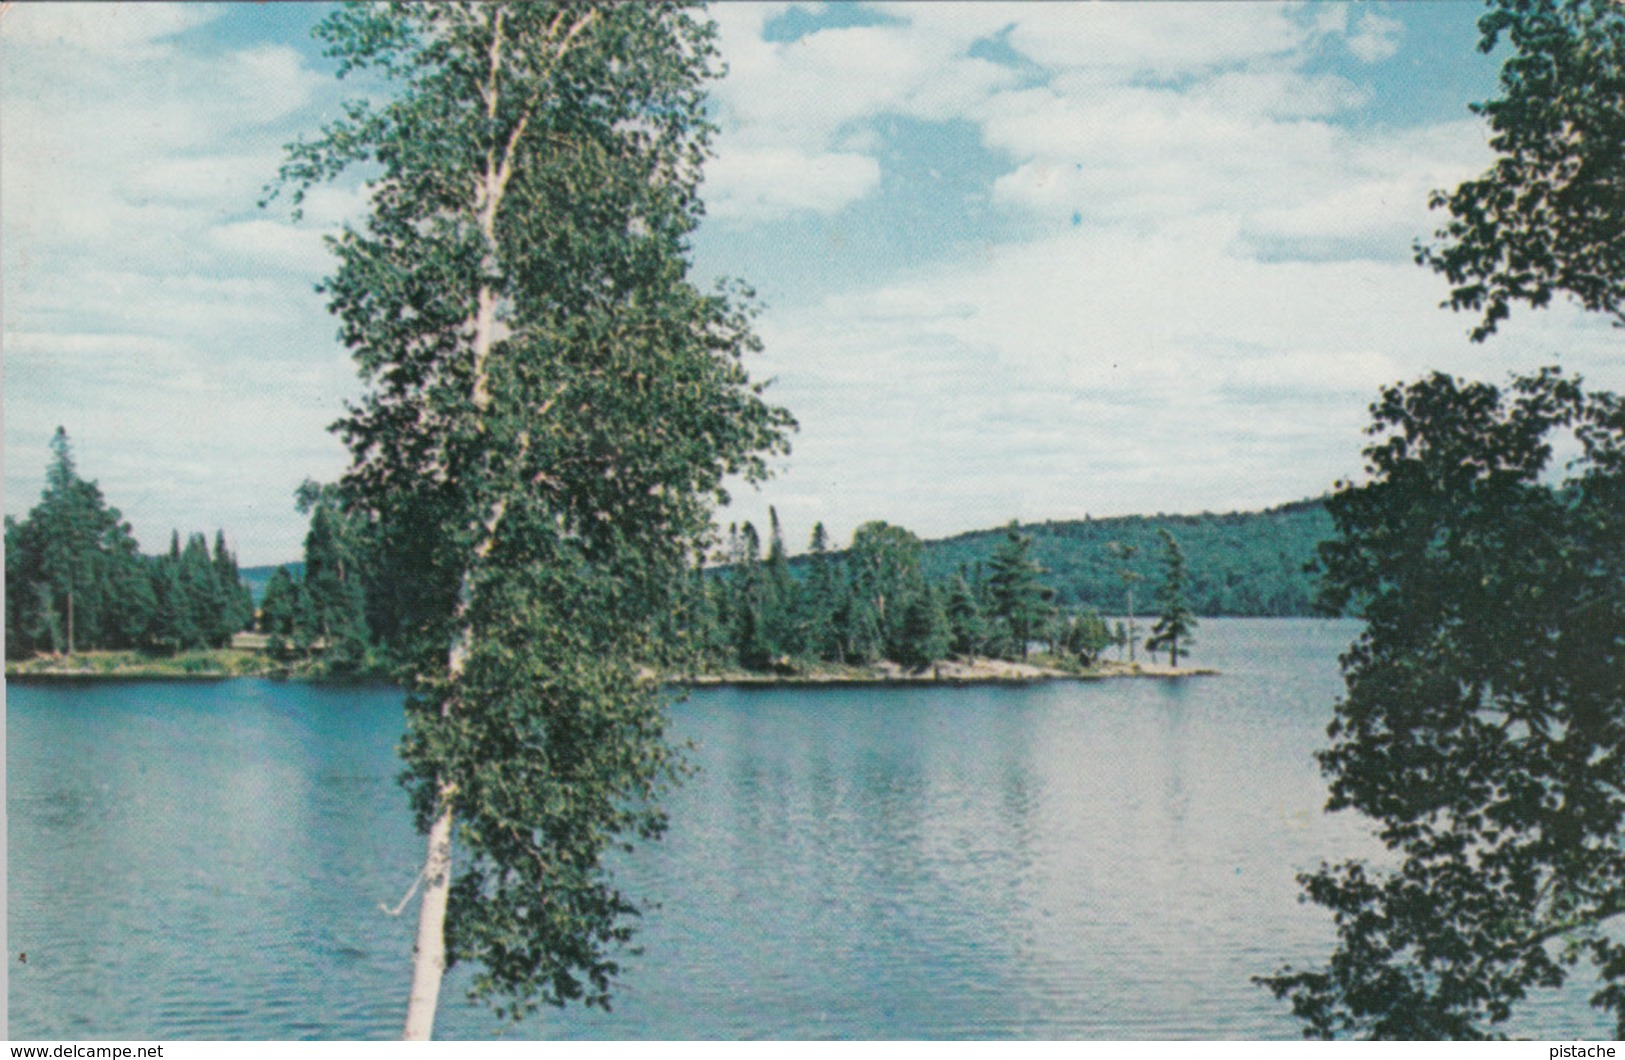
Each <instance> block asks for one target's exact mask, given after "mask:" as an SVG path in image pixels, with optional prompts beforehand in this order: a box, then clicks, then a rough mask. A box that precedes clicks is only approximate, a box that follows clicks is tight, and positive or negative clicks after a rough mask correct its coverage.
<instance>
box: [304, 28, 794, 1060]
mask: <svg viewBox="0 0 1625 1060" xmlns="http://www.w3.org/2000/svg"><path fill="white" fill-rule="evenodd" d="M319 33H320V35H321V36H322V37H323V38H324V39H325V40H326V41H327V42H328V45H329V54H330V55H331V56H332V57H334V58H335V59H337V60H338V63H339V69H340V71H341V72H349V71H352V70H357V69H363V68H365V69H370V70H373V71H376V72H377V73H379V74H380V75H381V76H382V77H383V78H384V79H385V80H386V81H388V82H390V83H391V85H392V86H393V88H394V92H393V94H392V95H391V96H390V97H389V98H387V99H385V100H383V101H382V102H379V103H369V102H357V103H355V104H353V105H351V106H350V107H349V108H348V109H346V111H345V112H344V114H345V116H344V117H342V118H340V119H339V120H337V121H336V122H335V123H333V124H332V125H330V126H329V127H328V128H327V129H326V130H324V133H323V135H322V136H321V137H320V138H319V139H317V140H315V141H314V142H309V143H302V144H299V145H297V146H295V147H294V148H293V149H292V151H291V154H290V158H289V162H288V164H287V166H286V167H285V168H284V171H283V177H284V180H286V181H288V182H290V183H291V184H292V185H293V186H294V187H295V189H296V196H295V197H296V200H297V197H298V194H299V193H301V192H302V191H303V189H304V188H306V187H308V186H309V185H311V184H314V183H316V182H319V181H325V180H327V179H329V178H331V177H332V176H334V175H336V174H337V173H339V172H341V171H343V170H345V169H347V168H348V167H350V166H351V165H353V164H357V163H360V164H364V165H368V166H374V167H376V168H375V171H374V175H373V179H372V183H371V184H370V185H369V190H370V194H371V212H370V215H369V217H368V219H367V220H366V222H365V223H364V224H363V225H362V226H361V227H359V228H352V229H347V230H345V231H344V232H343V233H342V234H341V235H340V236H339V237H338V239H337V240H336V241H335V243H334V247H335V250H336V252H337V254H338V257H339V265H338V269H337V272H336V273H335V275H334V276H333V278H332V280H331V281H330V282H329V284H328V286H327V290H328V293H329V295H330V297H331V302H330V305H331V308H332V310H333V311H334V312H335V313H336V314H337V315H338V316H339V318H340V319H341V321H342V334H343V338H344V341H345V342H346V344H347V345H348V346H349V347H350V348H351V349H352V350H353V351H354V353H355V356H356V359H357V361H358V363H359V364H360V366H361V369H362V372H363V373H364V375H365V377H366V379H367V380H368V383H369V389H368V392H367V394H366V397H365V398H364V399H363V401H362V403H361V404H360V405H359V406H357V407H356V408H354V409H352V410H351V411H350V413H349V414H348V416H347V417H346V418H345V420H344V421H343V424H342V428H341V429H342V432H343V434H344V437H345V439H346V441H347V442H348V444H349V446H350V449H351V452H352V454H353V457H354V463H353V465H352V467H351V469H350V471H349V473H348V474H347V476H346V480H345V483H346V489H347V491H349V493H350V495H351V496H352V497H354V498H355V503H356V504H357V505H358V506H359V507H360V508H361V509H362V510H363V511H364V512H365V513H366V514H367V516H368V518H369V519H370V520H375V521H376V522H377V523H378V525H380V526H381V527H382V528H383V532H384V534H385V536H386V538H387V539H388V540H390V541H391V542H392V545H393V546H394V547H403V546H405V545H407V544H408V543H410V544H412V546H413V550H412V551H411V552H410V553H405V554H396V553H391V557H390V558H391V562H393V563H395V564H396V569H397V570H398V571H401V572H403V573H405V572H406V571H408V570H409V571H410V574H411V575H412V576H414V577H418V578H421V579H422V583H421V584H422V585H423V586H424V587H425V591H424V594H423V598H422V600H421V608H422V609H421V612H420V614H419V616H418V622H417V624H416V629H417V631H418V633H419V637H418V639H417V644H418V645H419V646H420V648H421V650H420V651H419V652H418V653H417V656H416V660H417V665H416V667H415V673H414V675H413V682H412V683H413V693H412V696H411V698H410V701H409V708H408V710H409V719H410V720H409V730H408V734H407V737H406V740H405V744H404V754H405V757H406V760H407V775H408V784H409V786H410V790H411V792H412V798H413V803H414V806H415V808H416V810H417V815H418V822H419V824H420V826H421V828H422V829H423V831H424V832H425V833H427V836H428V852H427V857H426V861H425V865H424V870H423V873H422V880H423V897H422V899H421V902H420V905H419V920H418V936H417V948H416V957H415V961H414V973H413V986H412V989H411V995H410V998H409V1002H408V1011H407V1020H406V1028H405V1033H406V1036H407V1037H409V1038H420V1037H426V1036H427V1035H428V1033H429V1031H430V1029H431V1028H432V1023H433V1014H434V1010H435V1006H436V999H437V998H438V996H439V990H440V980H441V975H442V972H443V970H444V967H445V966H446V963H447V961H448V959H449V960H452V961H456V960H468V961H471V962H474V963H476V964H477V965H478V966H479V967H478V970H477V971H476V972H475V974H474V977H473V980H472V985H473V990H474V992H475V993H476V994H478V995H480V996H483V997H486V998H489V999H491V1000H492V1001H493V1002H494V1003H495V1004H496V1005H497V1007H498V1010H499V1011H500V1012H502V1013H504V1014H508V1015H514V1016H518V1015H522V1014H524V1013H525V1012H528V1011H530V1010H531V1009H533V1008H534V1007H535V1006H537V1005H538V1004H544V1003H548V1002H559V1003H563V1002H565V1001H569V1000H573V999H584V1000H586V1001H587V1002H589V1003H604V1002H605V1001H606V999H607V997H608V993H609V989H610V984H611V981H612V979H613V977H614V976H615V974H616V972H617V970H618V966H617V964H616V962H615V959H614V951H615V950H616V948H617V947H619V946H620V945H621V944H623V943H624V942H625V941H626V939H627V938H628V936H629V933H630V926H629V918H630V916H631V914H632V913H633V912H634V910H633V907H632V905H631V904H630V902H629V901H628V900H627V899H626V897H625V896H624V895H622V894H621V893H620V891H619V890H617V889H616V888H615V886H614V884H613V879H612V877H611V875H610V872H609V867H608V865H607V864H606V862H605V854H606V853H607V852H608V850H609V849H610V848H611V846H613V845H615V844H622V843H626V842H630V841H631V840H632V839H635V838H639V837H641V838H653V837H655V836H657V835H658V834H659V833H660V831H661V829H662V827H663V823H664V818H663V816H662V815H661V813H660V811H659V808H658V805H657V802H656V796H657V795H658V794H659V792H660V790H661V789H662V787H663V786H664V785H665V784H666V783H668V782H669V781H670V780H671V779H672V778H673V777H674V759H673V754H672V751H671V749H670V748H669V746H668V745H667V744H666V742H665V740H664V737H663V732H664V722H663V713H662V704H663V696H662V692H661V690H660V689H659V688H658V686H656V685H655V684H654V683H653V682H651V681H648V680H647V679H644V678H643V677H641V676H640V675H641V674H643V673H644V666H645V663H646V662H647V661H648V660H649V659H650V658H651V657H653V656H656V655H658V654H659V652H660V649H659V647H658V645H657V644H656V643H655V641H656V639H657V637H658V629H659V628H660V617H661V616H662V615H664V614H665V613H666V612H667V611H668V610H669V609H670V607H671V606H672V600H673V597H674V595H675V594H677V593H679V592H680V591H681V586H682V580H683V576H684V572H685V571H686V570H687V569H688V567H689V566H690V562H691V558H692V556H693V554H694V552H695V550H696V549H697V548H698V547H699V542H700V541H701V540H702V539H703V538H704V536H705V534H706V533H707V531H708V529H709V521H710V507H711V502H712V501H713V500H715V499H717V498H718V497H720V496H721V485H722V483H723V481H724V480H725V478H726V476H728V475H730V474H743V475H744V476H745V477H746V478H757V477H760V476H761V475H762V474H763V473H765V465H764V463H763V461H762V458H761V454H762V453H763V451H765V450H771V449H775V448H780V447H782V443H783V432H784V431H785V429H787V427H788V426H789V424H790V420H789V417H788V416H787V415H785V414H783V413H781V412H779V411H777V410H774V409H773V408H771V407H770V406H768V405H767V404H766V403H764V402H763V401H762V400H761V397H760V388H759V387H756V386H753V385H752V384H751V383H750V381H749V379H748V377H747V376H746V374H745V372H744V369H743V367H742V365H741V363H740V357H741V355H743V354H744V353H746V352H748V351H750V350H752V349H754V348H755V347H756V345H757V343H756V340H755V338H754V336H753V335H752V333H751V331H750V320H749V312H748V305H746V304H745V303H743V302H741V301H740V300H739V299H738V298H736V297H735V296H734V295H732V294H730V293H727V292H722V293H718V294H714V295H705V294H702V293H700V292H699V291H697V290H696V289H695V288H694V287H693V286H692V285H691V284H690V283H689V282H688V280H687V270H688V260H687V254H688V238H689V236H690V234H691V233H692V232H693V230H694V227H695V225H696V224H697V223H698V220H699V217H700V215H701V212H702V207H701V203H700V200H699V197H698V182H699V176H700V169H701V165H702V163H703V161H704V159H705V158H706V156H707V154H708V137H709V134H710V127H709V125H708V124H707V121H706V112H705V101H704V95H703V91H702V88H703V85H704V82H705V80H706V79H707V78H708V77H709V76H711V75H712V74H713V73H714V69H713V63H714V62H715V59H716V52H715V47H714V43H713V35H714V30H713V29H712V28H710V27H709V25H708V24H706V23H703V22H701V21H698V20H696V19H695V18H693V17H692V16H690V15H689V14H688V13H687V12H686V11H685V10H683V9H682V8H681V7H679V6H677V5H673V4H664V3H662V4H655V5H646V4H570V5H565V4H554V3H526V4H517V3H516V4H505V3H447V4H432V5H429V4H408V3H389V4H379V5H361V6H355V7H345V8H343V9H341V10H339V11H337V12H335V13H334V14H332V15H330V16H329V17H328V18H327V19H326V21H325V22H324V23H323V24H322V25H321V27H320V29H319ZM408 564H410V567H408V566H407V565H408ZM454 825H455V832H456V836H457V851H458V858H459V865H458V868H457V870H456V871H455V873H454V872H453V868H452V836H453V831H454Z"/></svg>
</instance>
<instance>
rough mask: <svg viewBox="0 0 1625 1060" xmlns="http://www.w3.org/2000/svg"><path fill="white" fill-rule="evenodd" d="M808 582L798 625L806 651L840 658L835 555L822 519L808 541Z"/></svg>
mask: <svg viewBox="0 0 1625 1060" xmlns="http://www.w3.org/2000/svg"><path fill="white" fill-rule="evenodd" d="M807 556H808V560H807V562H808V571H807V582H806V585H805V586H804V587H803V590H802V594H801V609H800V610H801V614H800V620H799V622H798V627H799V629H800V630H801V632H802V635H803V637H804V642H805V651H806V654H808V655H809V656H811V657H812V658H814V659H821V660H824V661H828V662H835V661H839V660H840V658H841V638H840V635H839V632H838V625H837V620H836V613H837V611H838V610H839V609H840V603H841V601H840V587H839V583H838V581H837V574H836V567H835V559H834V557H832V556H831V555H830V543H829V533H828V532H827V531H826V530H825V529H824V524H823V523H821V522H820V523H815V524H813V530H812V537H811V538H810V539H809V540H808V543H807Z"/></svg>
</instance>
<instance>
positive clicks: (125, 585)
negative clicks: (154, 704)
mask: <svg viewBox="0 0 1625 1060" xmlns="http://www.w3.org/2000/svg"><path fill="white" fill-rule="evenodd" d="M51 452H52V460H51V465H50V467H49V469H48V470H47V473H46V486H45V491H44V493H43V495H42V496H41V498H40V503H39V505H38V506H36V507H35V508H34V509H33V510H32V511H31V512H29V514H28V517H27V518H26V519H24V520H22V521H17V520H14V519H7V520H6V589H7V591H6V652H7V656H8V657H9V658H13V659H25V658H28V657H29V656H31V655H34V654H35V653H38V652H52V653H57V654H73V653H75V652H80V651H90V650H118V649H132V648H134V649H141V650H145V651H157V652H165V653H173V652H176V651H182V650H186V649H191V648H205V647H215V648H218V647H223V646H225V645H227V644H229V643H230V642H231V637H232V634H234V633H236V632H237V631H238V630H240V629H243V628H244V627H245V626H247V625H248V623H249V621H250V620H251V619H252V616H253V608H252V604H251V603H250V602H249V600H248V595H247V590H246V589H245V588H244V586H243V584H242V582H241V580H240V579H239V578H238V577H237V561H236V558H235V557H233V556H232V555H231V553H230V552H229V551H228V550H227V549H226V546H225V535H224V534H223V533H218V534H217V535H216V538H215V552H214V555H213V556H212V557H211V556H210V554H209V547H208V544H207V542H206V539H205V538H204V537H203V535H202V534H193V535H191V537H189V538H188V540H187V545H186V548H185V549H184V550H183V549H182V548H181V544H180V537H179V535H178V534H177V535H175V537H174V538H173V540H172V541H171V544H170V554H169V555H168V556H163V557H159V558H157V559H148V558H146V557H143V556H142V555H141V552H140V547H139V546H138V545H137V543H136V540H135V538H134V537H133V536H132V534H131V532H130V526H129V524H128V523H125V522H123V521H122V518H121V516H120V515H119V512H118V509H116V508H110V507H108V505H107V503H106V502H105V501H104V500H103V499H102V494H101V490H100V489H99V488H98V487H97V486H96V484H95V483H94V482H87V481H85V480H84V479H82V478H80V477H79V474H78V471H77V470H76V468H75V466H74V462H73V455H72V448H71V446H70V444H69V442H68V435H67V432H66V431H65V430H63V429H62V428H60V427H59V428H57V431H56V434H55V436H54V437H53V438H52V440H51Z"/></svg>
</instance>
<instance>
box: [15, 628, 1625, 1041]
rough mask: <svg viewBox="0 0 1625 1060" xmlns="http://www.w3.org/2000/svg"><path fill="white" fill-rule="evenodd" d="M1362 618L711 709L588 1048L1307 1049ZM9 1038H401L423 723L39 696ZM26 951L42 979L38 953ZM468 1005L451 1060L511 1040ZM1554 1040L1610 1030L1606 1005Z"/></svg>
mask: <svg viewBox="0 0 1625 1060" xmlns="http://www.w3.org/2000/svg"><path fill="white" fill-rule="evenodd" d="M1356 628H1357V627H1356V626H1355V625H1353V624H1352V623H1348V622H1328V621H1316V620H1287V619H1279V620H1241V619H1232V620H1211V619H1210V620H1207V621H1205V622H1203V623H1202V627H1201V629H1200V630H1199V631H1198V646H1197V654H1196V655H1195V657H1194V659H1193V662H1194V663H1195V664H1199V665H1205V666H1215V667H1218V668H1220V669H1221V670H1223V671H1224V672H1223V674H1222V676H1217V677H1192V678H1184V679H1178V680H1166V681H1158V680H1116V681H1102V682H1093V683H1056V684H1045V685H1034V686H1029V687H989V686H983V687H973V688H942V689H930V688H905V689H898V688H888V689H855V688H846V689H805V690H783V689H777V690H748V691H747V690H738V689H709V690H704V691H698V692H695V693H694V694H693V695H692V696H691V697H690V698H689V699H688V700H687V701H686V702H683V703H681V704H678V705H677V706H676V707H675V708H674V709H673V712H672V729H673V734H674V735H675V737H676V738H678V739H680V740H690V741H693V743H694V745H695V750H694V752H693V754H692V758H693V761H694V762H695V764H697V765H698V766H699V767H700V772H699V773H698V774H697V775H696V776H695V777H694V778H693V779H692V780H691V781H689V783H688V784H687V785H685V786H684V787H683V788H682V789H680V790H679V791H678V792H676V793H675V794H674V795H673V796H672V797H671V798H670V800H669V801H668V806H669V809H670V813H671V818H672V826H671V830H670V832H669V834H668V836H667V838H666V839H664V840H663V841H661V842H660V843H658V844H655V845H653V846H650V847H648V848H645V849H642V850H640V851H639V852H638V853H637V854H635V855H633V856H631V857H629V858H626V859H624V860H623V861H622V863H621V865H620V869H619V878H620V880H621V881H622V883H623V885H624V889H625V890H626V891H627V892H628V893H630V894H632V895H634V896H641V897H642V898H644V899H645V900H646V901H647V903H648V907H647V912H646V915H645V917H644V918H643V922H642V926H641V930H640V933H639V942H640V944H641V946H642V947H643V952H642V954H641V955H639V956H635V957H630V958H628V959H627V960H626V961H625V962H624V963H625V966H626V967H625V971H624V973H623V977H622V984H621V987H620V989H619V991H618V993H617V1000H616V1004H615V1009H614V1011H613V1012H611V1013H603V1012H598V1011H591V1012H587V1011H583V1010H580V1009H579V1008H572V1009H568V1010H563V1011H551V1010H550V1011H548V1012H546V1013H544V1014H542V1015H541V1016H539V1017H536V1018H533V1019H531V1020H529V1021H527V1022H526V1023H524V1024H521V1025H520V1026H519V1027H518V1028H517V1029H512V1030H508V1031H507V1034H508V1035H509V1036H518V1037H535V1036H539V1037H563V1038H797V1039H800V1038H916V1037H927V1038H942V1037H974V1038H990V1037H991V1038H1005V1037H1010V1038H1033V1037H1037V1038H1097V1039H1120V1038H1202V1039H1210V1038H1292V1037H1296V1036H1297V1033H1298V1030H1297V1026H1296V1024H1295V1023H1294V1022H1293V1021H1292V1020H1291V1019H1290V1017H1289V1016H1288V1014H1287V1012H1286V1006H1285V1005H1284V1004H1282V1003H1279V1002H1276V1001H1275V1000H1274V999H1273V998H1271V997H1270V996H1269V995H1268V993H1267V992H1266V991H1264V990H1262V989H1260V988H1258V987H1255V986H1253V985H1252V984H1251V983H1250V982H1249V981H1248V980H1249V976H1252V975H1256V974H1263V973H1268V972H1271V971H1273V970H1275V969H1276V968H1277V967H1278V966H1279V965H1280V964H1282V963H1283V962H1287V961H1291V962H1295V963H1298V964H1300V965H1302V964H1306V963H1311V962H1316V961H1318V960H1319V959H1322V958H1323V957H1324V956H1325V954H1326V953H1327V952H1329V948H1330V945H1331V939H1332V933H1331V928H1330V921H1329V917H1328V916H1327V915H1325V914H1324V913H1323V912H1322V911H1321V910H1319V909H1318V908H1316V907H1310V906H1303V905H1300V904H1299V903H1298V902H1297V896H1298V888H1297V885H1296V884H1295V882H1294V880H1293V874H1294V873H1295V872H1297V871H1299V870H1303V869H1309V868H1313V867H1314V866H1315V865H1317V864H1318V863H1319V861H1320V860H1321V859H1322V858H1329V859H1337V858H1343V857H1348V856H1365V855H1369V854H1371V853H1373V852H1375V850H1376V849H1377V848H1376V846H1375V844H1374V843H1373V842H1372V840H1371V839H1370V838H1369V836H1368V834H1367V832H1368V829H1367V828H1366V827H1365V823H1364V822H1362V821H1361V820H1359V819H1357V818H1350V817H1348V816H1346V815H1338V816H1335V817H1328V816H1327V815H1324V814H1323V813H1322V812H1321V809H1322V805H1323V804H1324V801H1325V786H1324V782H1323V780H1322V779H1321V777H1320V775H1319V773H1318V771H1317V768H1316V765H1315V763H1314V761H1313V758H1312V755H1313V752H1314V751H1315V750H1316V749H1317V748H1318V747H1319V746H1321V744H1322V743H1323V742H1324V739H1325V726H1326V723H1327V722H1328V721H1329V720H1330V717H1331V711H1332V705H1333V702H1334V700H1335V698H1336V696H1337V694H1338V692H1339V690H1340V688H1341V682H1340V679H1339V676H1338V672H1337V664H1336V656H1337V653H1338V652H1339V651H1340V650H1341V649H1342V648H1343V647H1344V646H1346V645H1347V643H1348V642H1349V640H1350V639H1351V638H1352V637H1353V635H1354V632H1355V630H1356ZM7 699H8V701H7V722H6V726H7V728H6V731H7V738H8V739H7V747H8V750H7V755H8V759H7V769H8V797H7V809H8V813H9V884H10V900H9V901H10V904H9V909H8V917H9V921H8V924H9V932H10V946H11V949H12V951H13V954H14V956H13V958H12V963H11V986H10V1021H11V1023H10V1030H11V1035H12V1037H13V1038H23V1039H46V1038H50V1039H74V1038H128V1039H151V1038H158V1039H166V1038H167V1039H175V1038H223V1039H240V1038H247V1039H262V1038H390V1037H394V1036H396V1035H397V1034H398V1033H399V1029H400V1022H401V1018H402V1014H403V1012H404V1006H405V995H406V987H407V981H408V977H409V971H410V969H409V964H410V953H411V946H412V931H413V927H414V917H415V907H408V909H407V911H406V913H405V914H404V915H403V916H400V917H391V916H389V915H388V914H387V913H386V912H384V911H383V910H382V909H381V908H380V906H381V904H387V905H394V904H395V903H396V902H398V901H399V900H400V898H401V896H402V894H403V893H404V892H405V890H406V888H407V886H408V885H409V884H410V883H411V881H412V879H413V876H414V874H415V873H416V871H417V869H418V866H419V863H420V859H421V857H422V848H423V845H422V840H421V839H420V838H419V837H418V836H417V835H416V833H415V832H414V831H413V829H412V824H411V819H410V815H409V813H408V810H407V806H406V801H405V796H404V794H403V792H402V791H401V790H400V788H399V787H398V786H397V785H396V783H395V775H396V773H397V772H398V769H399V765H398V762H397V760H396V758H395V753H394V747H395V743H396V741H397V740H398V739H399V736H400V732H401V712H400V694H399V693H398V692H396V691H394V690H392V689H388V688H359V689H358V688H340V687H320V686H315V685H310V684H303V683H278V682H273V681H261V680H236V681H223V682H208V683H178V682H177V683H155V682H128V683H123V682H121V683H71V684H63V683H52V684H24V683H16V682H14V683H12V684H11V685H10V687H9V689H8V694H7ZM18 953H21V954H26V961H21V960H20V959H19V958H17V957H16V956H15V954H18ZM466 981H467V978H466V974H465V970H463V969H457V970H454V971H453V973H452V974H451V975H450V976H448V979H447V989H446V991H445V993H444V995H443V1000H442V1005H441V1010H440V1017H439V1021H438V1023H437V1026H436V1033H437V1037H442V1038H477V1037H488V1036H490V1035H492V1034H494V1033H496V1032H498V1031H499V1030H500V1029H501V1027H500V1025H499V1024H498V1023H497V1021H496V1020H495V1019H494V1017H492V1016H491V1015H490V1014H489V1012H488V1011H487V1010H486V1009H484V1008H481V1007H477V1006H472V1005H469V1004H467V1003H466V1002H464V1001H463V1000H462V999H461V993H462V992H461V987H462V986H463V984H465V983H466ZM1527 1022H1528V1023H1529V1026H1528V1028H1527V1032H1529V1033H1533V1034H1535V1035H1536V1036H1538V1037H1544V1038H1560V1037H1571V1036H1580V1037H1593V1038H1596V1037H1606V1036H1608V1035H1609V1034H1610V1033H1611V1027H1610V1025H1609V1024H1608V1023H1607V1021H1605V1020H1603V1019H1601V1018H1599V1017H1598V1016H1597V1014H1596V1013H1594V1012H1592V1011H1591V1010H1590V1009H1589V1008H1588V1007H1587V1006H1586V1004H1585V1002H1584V991H1583V990H1578V991H1577V990H1568V991H1565V992H1564V993H1562V994H1560V995H1556V996H1550V997H1544V998H1541V999H1540V1003H1539V1004H1538V1005H1537V1006H1534V1007H1532V1008H1531V1009H1530V1011H1529V1013H1528V1014H1527Z"/></svg>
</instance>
